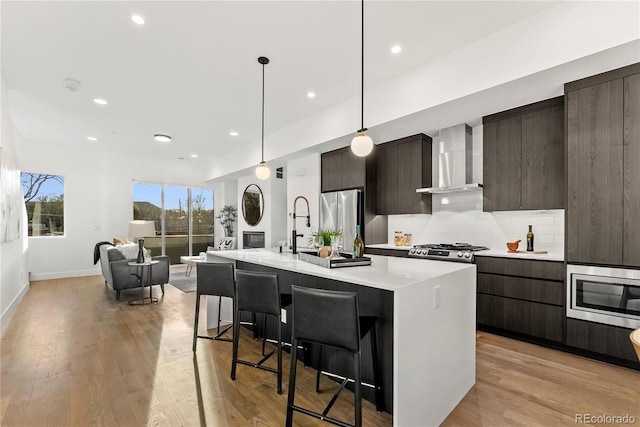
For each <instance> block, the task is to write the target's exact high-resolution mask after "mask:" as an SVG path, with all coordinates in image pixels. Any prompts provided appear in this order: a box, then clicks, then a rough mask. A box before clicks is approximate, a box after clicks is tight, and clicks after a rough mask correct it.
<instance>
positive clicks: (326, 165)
mask: <svg viewBox="0 0 640 427" xmlns="http://www.w3.org/2000/svg"><path fill="white" fill-rule="evenodd" d="M378 151H379V150H378V148H377V147H374V149H373V152H372V153H371V154H369V155H368V156H367V157H358V156H356V155H355V154H353V152H352V151H351V147H344V148H340V149H338V150H333V151H329V152H327V153H322V154H321V156H320V173H321V175H320V189H321V190H320V191H321V192H323V193H325V192H330V191H339V190H348V189H353V188H359V189H363V190H364V224H363V229H362V230H361V232H362V238H363V239H364V241H365V243H367V244H375V243H386V242H387V218H386V217H382V216H377V215H376V206H377V204H378V202H377V200H378V195H377V191H376V190H377V186H376V175H377V174H376V158H377V155H378Z"/></svg>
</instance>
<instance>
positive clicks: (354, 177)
mask: <svg viewBox="0 0 640 427" xmlns="http://www.w3.org/2000/svg"><path fill="white" fill-rule="evenodd" d="M320 171H321V178H320V179H321V185H320V187H321V191H323V192H326V191H337V190H345V189H349V188H362V187H364V186H365V181H366V176H365V174H366V159H365V158H363V157H358V156H356V155H355V154H353V152H352V151H351V147H344V148H340V149H338V150H334V151H329V152H327V153H322V155H321V167H320Z"/></svg>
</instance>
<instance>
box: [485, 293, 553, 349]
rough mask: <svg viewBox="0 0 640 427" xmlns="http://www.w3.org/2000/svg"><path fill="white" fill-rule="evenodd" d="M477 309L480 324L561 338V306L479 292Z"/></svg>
mask: <svg viewBox="0 0 640 427" xmlns="http://www.w3.org/2000/svg"><path fill="white" fill-rule="evenodd" d="M477 310H478V323H479V324H482V325H486V326H491V327H494V328H499V329H504V330H506V331H510V332H517V333H520V334H525V335H530V336H532V337H536V338H543V339H546V340H550V341H556V342H562V338H563V327H562V326H563V323H564V310H563V308H562V307H558V306H553V305H548V304H539V303H535V302H530V301H522V300H517V299H513V298H504V297H501V296H495V295H486V294H480V293H479V294H478V308H477Z"/></svg>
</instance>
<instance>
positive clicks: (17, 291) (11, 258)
mask: <svg viewBox="0 0 640 427" xmlns="http://www.w3.org/2000/svg"><path fill="white" fill-rule="evenodd" d="M0 86H1V87H0V90H1V92H0V98H1V100H2V104H1V108H0V109H1V111H2V115H1V119H0V120H1V121H0V127H1V133H0V135H1V136H0V147H2V156H3V157H4V160H3V161H5V162H10V163H12V164H14V165H15V166H16V167H17V166H19V163H18V157H17V154H16V149H15V142H14V134H13V129H14V126H13V122H12V121H11V117H10V116H9V107H8V105H7V88H6V86H5V84H4V80H3V79H2V78H1V77H0ZM0 179H3V180H5V179H11V177H8V176H2V177H0ZM14 179H15V178H14ZM17 184H18V185H19V184H20V183H17ZM26 215H27V212H26V209H25V207H24V203H23V204H22V220H23V222H22V230H21V231H20V237H19V238H18V239H16V240H12V241H9V242H4V243H0V313H1V316H0V324H1V327H2V332H3V333H4V330H5V327H6V325H7V324H8V322H9V319H10V318H11V315H12V314H13V312H14V311H15V309H16V307H17V306H18V304H19V303H20V301H21V300H22V298H23V297H24V295H25V294H26V293H27V291H28V290H29V281H28V280H29V277H28V274H27V271H28V270H27V251H28V248H27V243H28V238H27V237H26V236H27V221H26Z"/></svg>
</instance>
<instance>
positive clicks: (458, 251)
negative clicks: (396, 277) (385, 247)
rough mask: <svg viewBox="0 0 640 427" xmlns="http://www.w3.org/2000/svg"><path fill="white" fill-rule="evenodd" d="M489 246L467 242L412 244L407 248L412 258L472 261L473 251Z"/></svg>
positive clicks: (482, 249)
mask: <svg viewBox="0 0 640 427" xmlns="http://www.w3.org/2000/svg"><path fill="white" fill-rule="evenodd" d="M488 249H489V248H485V247H484V246H473V245H470V244H468V243H429V244H426V245H414V246H413V247H412V248H411V249H410V250H409V256H410V257H412V258H424V259H435V260H440V261H455V262H473V253H474V252H478V251H485V250H488Z"/></svg>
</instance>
